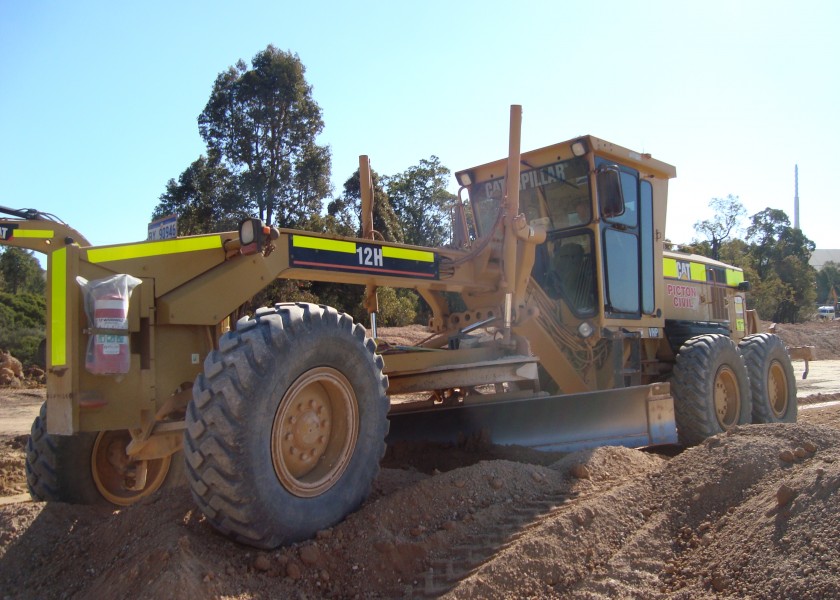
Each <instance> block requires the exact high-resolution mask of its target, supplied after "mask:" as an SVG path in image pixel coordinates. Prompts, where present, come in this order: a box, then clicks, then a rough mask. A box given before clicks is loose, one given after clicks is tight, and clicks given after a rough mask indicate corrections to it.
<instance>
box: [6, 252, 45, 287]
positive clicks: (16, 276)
mask: <svg viewBox="0 0 840 600" xmlns="http://www.w3.org/2000/svg"><path fill="white" fill-rule="evenodd" d="M0 274H2V276H3V287H2V289H3V290H5V291H7V292H11V293H12V294H17V293H19V292H21V293H34V294H43V293H44V291H45V290H46V286H47V284H46V278H45V275H44V270H43V269H42V268H41V265H40V263H39V262H38V259H37V258H35V257H34V256H33V253H32V252H31V251H29V250H22V249H20V248H15V247H12V246H10V247H7V248H6V249H5V250H4V251H3V253H2V254H0Z"/></svg>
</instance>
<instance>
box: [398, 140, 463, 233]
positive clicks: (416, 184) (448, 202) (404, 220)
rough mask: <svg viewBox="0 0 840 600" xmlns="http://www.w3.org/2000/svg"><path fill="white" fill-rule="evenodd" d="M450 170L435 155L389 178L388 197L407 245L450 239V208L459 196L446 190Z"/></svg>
mask: <svg viewBox="0 0 840 600" xmlns="http://www.w3.org/2000/svg"><path fill="white" fill-rule="evenodd" d="M449 173H450V171H449V169H447V168H446V167H444V166H443V165H441V164H440V159H439V158H438V157H437V156H432V157H430V158H429V159H428V160H421V161H420V164H418V165H417V166H414V167H410V168H409V169H407V170H406V171H404V172H403V173H400V174H398V175H394V176H393V177H389V178H387V181H386V189H387V191H388V198H389V200H390V201H391V206H393V208H394V213H395V214H396V215H397V217H398V218H399V222H400V224H401V225H402V229H403V233H404V235H405V243H406V244H414V245H417V246H431V247H438V246H443V245H444V244H446V243H447V242H448V241H449V238H450V226H449V221H450V213H449V211H450V209H451V207H452V205H453V203H454V201H455V198H456V197H455V195H454V194H451V193H450V192H448V191H447V189H446V184H447V181H448V178H449Z"/></svg>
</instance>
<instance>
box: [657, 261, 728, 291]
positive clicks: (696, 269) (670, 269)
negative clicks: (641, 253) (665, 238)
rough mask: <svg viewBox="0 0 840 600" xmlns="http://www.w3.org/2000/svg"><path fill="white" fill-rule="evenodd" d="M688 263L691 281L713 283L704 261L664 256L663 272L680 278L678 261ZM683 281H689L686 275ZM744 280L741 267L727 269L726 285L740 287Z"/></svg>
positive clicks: (665, 274)
mask: <svg viewBox="0 0 840 600" xmlns="http://www.w3.org/2000/svg"><path fill="white" fill-rule="evenodd" d="M678 262H680V263H682V264H688V266H689V267H688V273H689V277H690V278H691V279H690V281H697V282H701V283H711V282H710V281H709V278H708V277H707V275H706V265H705V264H703V263H698V262H692V261H688V260H681V261H677V260H676V259H674V258H670V257H663V261H662V274H663V275H664V276H665V277H667V278H670V279H680V276H679V270H678V269H677V263H678ZM682 281H688V280H686V279H685V278H684V277H683V278H682ZM743 281H744V272H743V271H742V270H741V269H733V268H727V269H726V285H728V286H730V287H738V284H739V283H741V282H743Z"/></svg>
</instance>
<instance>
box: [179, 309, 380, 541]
mask: <svg viewBox="0 0 840 600" xmlns="http://www.w3.org/2000/svg"><path fill="white" fill-rule="evenodd" d="M382 369H383V361H382V358H381V357H380V356H378V355H377V354H376V345H375V343H374V342H373V340H371V339H369V338H366V337H365V330H364V328H363V327H362V326H360V325H356V324H354V323H353V320H352V319H351V318H350V317H349V316H348V315H345V314H340V313H338V312H337V311H336V310H335V309H332V308H329V307H323V306H316V305H314V304H278V305H277V306H276V307H275V308H274V309H261V310H259V311H257V314H256V316H255V318H254V319H250V320H242V321H240V322H239V323H238V324H237V330H236V331H232V332H229V333H226V334H225V335H224V336H223V337H222V338H221V340H220V342H219V349H218V350H215V351H213V352H211V353H210V355H208V357H207V359H206V360H205V362H204V373H203V374H201V375H199V377H198V378H197V379H196V382H195V384H194V386H193V399H192V401H191V402H190V403H189V406H188V408H187V418H186V421H187V430H186V433H185V436H184V439H185V442H184V447H185V454H186V459H187V460H186V470H187V479H188V480H189V482H190V486H191V489H192V493H193V497H194V498H195V500H196V502H197V503H198V505H199V507H200V508H201V510H202V511H203V512H204V514H205V515H206V516H207V518H208V520H209V521H210V523H211V524H212V525H213V526H214V527H215V528H216V529H218V530H219V531H220V532H222V533H224V534H225V535H228V536H230V537H232V538H233V539H235V540H237V541H239V542H241V543H244V544H248V545H251V546H255V547H257V548H266V549H267V548H274V547H277V546H279V545H281V544H288V543H291V542H296V541H300V540H303V539H307V538H310V537H312V536H313V535H314V534H315V533H316V532H318V531H319V530H321V529H325V528H328V527H331V526H333V525H335V524H336V523H338V522H339V521H341V520H342V519H344V517H346V516H347V514H349V513H350V512H352V511H354V510H356V509H357V508H358V507H359V506H360V505H361V503H362V502H363V501H364V499H365V498H366V497H367V495H368V493H369V492H370V488H371V485H372V483H373V480H374V479H375V477H376V475H377V473H378V472H379V461H380V460H381V458H382V456H383V455H384V453H385V435H386V434H387V432H388V419H387V413H388V407H389V401H388V397H387V395H386V389H387V379H386V378H385V376H384V375H383V373H382Z"/></svg>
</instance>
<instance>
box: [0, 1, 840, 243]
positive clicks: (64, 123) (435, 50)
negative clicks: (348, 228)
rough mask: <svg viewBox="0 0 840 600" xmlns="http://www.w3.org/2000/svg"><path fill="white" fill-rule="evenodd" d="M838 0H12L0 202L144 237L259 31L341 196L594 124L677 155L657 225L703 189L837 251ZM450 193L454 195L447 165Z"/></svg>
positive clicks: (703, 201)
mask: <svg viewBox="0 0 840 600" xmlns="http://www.w3.org/2000/svg"><path fill="white" fill-rule="evenodd" d="M838 23H840V3H837V2H833V1H830V0H825V1H811V2H809V1H807V0H803V1H800V2H796V3H794V2H781V1H776V0H765V1H763V2H753V1H742V2H738V1H735V0H729V1H727V2H718V1H707V2H674V1H667V2H666V1H662V2H653V1H651V2H629V1H627V2H614V1H611V0H605V1H600V2H597V3H596V2H561V1H559V0H554V1H545V2H536V1H534V2H529V1H527V0H520V1H518V2H515V3H514V2H497V1H495V0H484V1H481V2H478V1H475V2H474V1H462V2H456V1H454V0H450V1H448V2H439V1H436V0H429V1H427V2H424V3H419V4H418V3H404V2H393V1H391V2H356V3H350V2H331V1H321V2H319V1H317V0H313V1H312V2H296V3H289V2H282V1H279V0H278V1H274V2H257V1H240V2H236V3H233V2H231V3H226V2H214V1H212V0H205V1H202V2H192V1H185V2H172V1H170V2H159V1H156V0H150V1H148V2H143V3H133V4H131V3H130V4H126V3H114V2H104V1H96V0H77V1H75V2H47V1H41V0H32V1H28V2H22V1H15V0H0V205H4V206H10V207H14V208H37V209H39V210H43V211H45V212H50V213H54V214H55V215H57V216H58V217H60V218H61V219H63V220H64V221H66V222H68V223H69V224H71V225H72V226H74V227H75V228H76V229H78V230H79V231H81V232H82V233H83V234H84V235H85V236H87V237H88V239H89V240H90V241H91V242H92V243H94V244H109V243H117V242H128V241H136V240H140V239H144V238H145V236H146V225H147V223H148V222H149V219H150V215H151V213H152V210H153V209H154V207H155V206H156V204H157V202H158V199H159V196H160V194H161V193H162V192H163V191H164V188H165V185H166V182H167V181H168V180H169V179H170V178H177V177H178V175H180V173H181V172H182V171H183V170H184V169H185V168H186V167H187V166H188V165H189V164H190V163H191V162H192V161H193V160H195V159H196V158H198V156H199V155H200V154H202V153H203V152H204V149H205V148H204V144H203V142H202V140H201V137H200V136H199V133H198V126H197V121H196V119H197V117H198V114H199V113H200V112H201V110H202V109H203V108H204V105H205V104H206V102H207V100H208V98H209V94H210V90H211V88H212V85H213V81H214V79H215V78H216V75H217V74H218V73H219V72H221V71H223V70H225V69H226V68H227V67H228V66H230V65H232V64H234V63H235V62H236V61H237V60H238V59H244V60H245V61H246V62H249V61H250V59H251V58H252V57H253V56H254V54H256V53H257V52H258V51H260V50H262V49H264V48H265V47H266V46H267V45H268V44H274V45H275V46H277V47H278V48H280V49H283V50H291V51H292V52H296V53H297V54H298V55H299V56H300V59H301V61H302V62H303V64H304V65H305V66H306V77H307V80H308V81H309V83H310V84H311V85H312V87H313V96H314V98H315V100H316V101H317V102H318V104H319V105H320V106H321V108H322V110H323V118H324V122H325V128H324V132H323V134H322V136H321V138H320V142H321V143H324V144H329V146H330V147H331V149H332V155H333V164H332V174H333V185H334V189H335V190H336V193H337V192H338V191H340V189H341V185H342V183H343V182H344V181H345V180H346V179H347V177H349V176H350V175H351V174H352V173H353V171H354V170H355V169H356V168H357V167H358V156H359V155H360V154H367V155H369V156H370V157H371V162H372V165H373V168H374V169H375V170H376V171H378V172H379V173H382V174H395V173H398V172H401V171H403V170H405V169H406V168H408V167H410V166H412V165H416V164H417V163H418V162H419V161H420V159H423V158H428V157H429V156H431V155H436V156H438V157H440V159H441V162H442V163H443V164H444V165H445V166H447V167H449V168H450V169H451V170H452V171H453V172H454V171H455V170H457V169H461V168H466V167H470V166H473V165H477V164H481V163H484V162H487V161H490V160H494V159H497V158H501V157H502V156H504V155H505V154H506V152H507V135H508V115H509V108H510V105H511V104H521V105H522V106H523V126H522V130H523V142H522V145H523V150H528V149H532V148H537V147H540V146H545V145H548V144H552V143H555V142H559V141H563V140H566V139H569V138H572V137H574V136H577V135H581V134H593V135H596V136H598V137H602V138H604V139H607V140H609V141H612V142H615V143H618V144H621V145H623V146H627V147H629V148H631V149H634V150H637V151H640V152H649V153H651V154H652V155H653V156H654V157H655V158H658V159H660V160H663V161H665V162H668V163H670V164H673V165H675V166H676V167H677V179H675V180H672V182H671V188H670V194H669V209H668V223H667V230H666V236H667V237H668V238H670V239H671V240H673V241H675V242H688V241H690V240H691V239H692V238H693V237H695V236H696V234H695V232H694V229H693V224H694V223H695V222H697V221H699V220H701V219H706V218H710V217H711V216H712V215H711V211H710V209H709V208H708V202H709V200H710V199H712V198H713V197H725V196H726V195H728V194H733V195H736V196H739V197H740V199H741V201H742V202H743V204H744V205H745V206H746V208H747V210H748V213H749V214H750V215H751V214H754V213H756V212H758V211H760V210H763V209H764V208H766V207H768V206H769V207H772V208H779V209H782V210H784V211H785V212H787V213H788V215H789V216H790V218H791V221H792V220H793V197H794V165H795V164H798V165H799V197H800V203H801V208H800V222H801V226H802V229H803V231H804V233H805V235H806V236H808V237H809V238H810V239H812V240H813V241H814V242H816V244H817V247H818V248H840V240H838V238H837V236H836V234H835V231H836V229H837V225H836V222H837V214H838V212H839V211H838V209H837V206H838V200H840V198H838V196H840V192H838V185H837V181H838V175H840V172H838V169H837V164H838V159H837V157H836V152H837V150H836V146H837V141H838V138H840V75H839V74H838V73H840V68H838V64H837V62H838V59H840V36H838V35H837V34H836V27H837V24H838ZM452 189H453V191H454V190H455V184H454V180H453V182H452Z"/></svg>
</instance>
